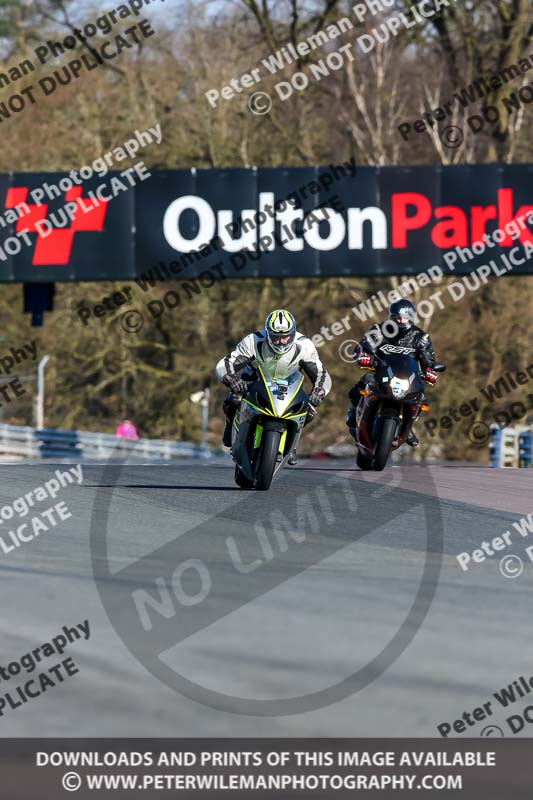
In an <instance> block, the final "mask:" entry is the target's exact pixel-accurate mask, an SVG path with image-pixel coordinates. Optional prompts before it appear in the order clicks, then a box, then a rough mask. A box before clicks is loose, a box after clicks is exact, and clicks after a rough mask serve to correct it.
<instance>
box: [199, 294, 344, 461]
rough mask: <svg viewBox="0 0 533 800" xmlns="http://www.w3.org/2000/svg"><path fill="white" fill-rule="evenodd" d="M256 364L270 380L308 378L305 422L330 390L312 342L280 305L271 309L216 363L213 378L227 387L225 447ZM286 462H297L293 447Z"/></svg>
mask: <svg viewBox="0 0 533 800" xmlns="http://www.w3.org/2000/svg"><path fill="white" fill-rule="evenodd" d="M257 365H261V366H262V365H264V366H265V367H266V369H267V371H268V372H269V374H270V375H271V376H272V377H273V378H274V379H275V378H280V379H284V378H286V377H287V376H288V375H291V374H292V373H293V372H294V371H295V370H299V371H300V372H303V374H304V375H306V376H307V377H308V378H309V380H310V381H311V382H312V384H313V390H312V392H311V394H310V395H309V403H310V407H309V410H308V412H307V417H306V420H305V425H307V424H308V423H309V422H311V420H312V419H313V418H314V417H315V415H316V411H315V410H314V409H315V408H316V407H317V406H319V405H320V404H321V403H322V401H323V400H324V397H325V396H326V395H327V394H328V392H329V390H330V389H331V378H330V376H329V374H328V372H327V370H326V369H325V368H324V367H323V365H322V362H321V360H320V358H319V355H318V352H317V349H316V347H315V345H314V344H313V342H312V341H311V339H308V338H307V336H304V334H303V333H300V332H299V331H297V330H296V320H295V319H294V317H293V315H292V314H291V313H290V312H289V311H286V310H285V309H280V308H278V309H276V310H275V311H271V312H270V314H269V315H268V317H267V318H266V320H265V327H264V328H262V329H261V330H258V331H255V333H249V334H248V335H247V336H245V337H244V339H242V340H241V341H240V342H239V343H238V345H237V346H236V347H235V349H234V350H233V351H232V352H231V353H230V354H229V355H228V356H225V357H224V358H222V359H220V361H219V362H218V364H217V366H216V370H215V372H216V376H217V378H218V379H219V380H220V381H222V383H223V384H224V385H225V386H227V387H228V389H229V390H230V391H229V394H228V396H227V397H226V400H225V401H224V405H223V410H224V413H225V416H226V427H225V429H224V435H223V438H222V442H223V444H224V446H225V447H231V426H232V425H233V419H234V417H235V414H236V411H237V408H238V407H239V405H240V402H241V398H242V396H243V394H245V393H246V390H247V382H249V381H253V380H255V378H256V373H255V370H254V367H256V366H257ZM239 373H240V376H239ZM288 463H289V464H291V465H294V464H296V463H297V459H296V451H295V450H292V451H291V454H290V456H289V459H288Z"/></svg>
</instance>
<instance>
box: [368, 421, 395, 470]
mask: <svg viewBox="0 0 533 800" xmlns="http://www.w3.org/2000/svg"><path fill="white" fill-rule="evenodd" d="M397 426H398V420H396V419H390V417H386V418H385V419H382V420H381V425H380V432H379V441H378V443H377V446H376V449H375V450H374V456H373V458H372V469H374V470H375V471H376V472H381V470H382V469H385V466H386V464H387V461H388V460H389V456H390V452H391V448H392V442H393V440H394V437H395V435H396V428H397Z"/></svg>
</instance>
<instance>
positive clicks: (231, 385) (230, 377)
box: [222, 372, 247, 394]
mask: <svg viewBox="0 0 533 800" xmlns="http://www.w3.org/2000/svg"><path fill="white" fill-rule="evenodd" d="M222 383H223V384H224V385H225V386H227V387H228V389H230V391H231V392H233V394H246V389H247V386H246V382H245V381H243V380H241V379H240V378H238V377H237V375H235V374H233V373H232V372H228V373H227V375H224V377H223V378H222Z"/></svg>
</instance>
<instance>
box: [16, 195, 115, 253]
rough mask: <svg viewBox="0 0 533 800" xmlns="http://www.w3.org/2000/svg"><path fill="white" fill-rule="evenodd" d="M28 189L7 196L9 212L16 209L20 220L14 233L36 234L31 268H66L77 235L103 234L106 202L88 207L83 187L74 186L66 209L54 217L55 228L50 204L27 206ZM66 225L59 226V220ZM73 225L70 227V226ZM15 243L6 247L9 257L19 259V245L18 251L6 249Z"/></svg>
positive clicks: (99, 202)
mask: <svg viewBox="0 0 533 800" xmlns="http://www.w3.org/2000/svg"><path fill="white" fill-rule="evenodd" d="M28 192H29V188H28V187H27V186H19V187H11V188H10V189H8V191H7V195H6V203H5V205H6V208H13V209H17V211H18V219H17V223H16V228H15V231H16V232H17V233H20V234H25V235H27V234H28V233H36V234H37V242H36V245H35V249H34V252H33V258H32V264H33V265H34V266H43V265H50V264H58V265H66V264H68V262H69V259H70V255H71V252H72V245H73V242H74V234H75V233H78V232H82V231H84V232H87V231H92V232H96V231H102V230H103V228H104V221H105V216H106V213H107V203H108V201H106V200H98V201H96V202H95V203H94V204H92V205H86V204H85V202H84V200H85V199H87V198H83V197H82V196H81V195H82V188H81V186H73V187H72V188H71V189H69V190H68V191H67V192H66V194H65V200H66V206H65V208H64V209H61V210H60V211H59V212H57V213H54V214H51V218H52V219H53V221H54V222H55V223H56V226H57V227H53V225H52V223H51V221H50V219H48V209H49V206H48V204H43V205H36V204H33V203H28V204H27V203H26V198H27V196H28ZM59 215H60V218H61V221H62V222H64V223H65V225H64V226H60V225H58V217H59ZM69 223H70V224H69ZM10 241H11V242H13V241H14V242H16V241H17V237H11V238H10V239H8V240H6V242H4V243H3V246H4V249H5V252H7V253H8V255H17V254H18V252H20V250H21V249H22V245H21V243H20V241H19V244H18V250H11V249H8V248H7V244H8V243H9V242H10Z"/></svg>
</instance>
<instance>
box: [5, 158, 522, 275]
mask: <svg viewBox="0 0 533 800" xmlns="http://www.w3.org/2000/svg"><path fill="white" fill-rule="evenodd" d="M49 178H50V176H49V174H46V173H20V174H19V173H11V174H9V175H1V176H0V212H1V213H2V225H1V227H0V281H18V282H24V283H33V282H35V283H39V282H55V281H91V280H94V281H96V280H98V281H101V280H133V279H134V278H138V277H142V276H143V275H146V273H147V272H149V271H150V269H151V268H153V267H155V266H156V265H160V268H163V271H166V272H168V273H169V274H170V273H176V272H178V271H179V272H180V273H181V274H180V277H185V276H186V277H190V278H194V277H196V276H198V275H200V274H201V273H202V271H203V270H205V269H206V262H207V261H208V260H209V261H213V262H216V263H217V264H220V265H221V266H224V265H229V266H231V267H232V270H231V271H232V274H233V275H234V276H235V277H332V276H354V277H355V276H372V275H376V276H377V275H393V274H396V275H416V274H418V273H421V272H424V271H426V270H427V269H428V268H430V267H431V266H433V265H441V264H442V263H443V260H444V257H445V254H446V253H447V252H449V251H450V250H451V249H453V248H472V247H473V246H475V245H476V243H479V242H483V241H484V237H485V236H492V235H493V234H494V232H496V233H498V232H500V235H499V236H498V238H497V243H496V245H495V246H493V248H492V250H491V253H490V255H488V254H487V253H486V252H483V250H484V248H481V252H480V253H479V255H474V256H473V257H472V258H470V259H468V260H465V262H464V263H463V261H462V260H459V261H458V263H457V267H456V274H464V273H468V272H471V271H473V270H475V269H476V268H477V267H479V266H480V265H481V264H483V263H486V262H487V259H489V258H490V257H494V256H496V255H498V251H499V252H500V253H504V254H505V253H509V252H510V251H511V250H513V249H516V248H517V247H519V248H520V247H521V248H523V249H524V251H525V258H524V259H520V260H522V261H523V263H517V266H516V267H515V268H514V269H513V271H512V272H511V273H510V274H515V275H516V274H533V259H532V258H531V257H530V256H529V254H530V253H531V246H533V180H532V179H533V165H531V164H519V165H497V164H496V165H494V164H492V165H476V166H450V167H425V166H422V167H383V168H373V167H360V168H357V169H356V168H355V164H354V162H353V160H351V161H350V162H344V164H338V165H335V166H334V165H330V166H329V167H314V168H287V169H282V168H278V169H231V170H195V169H188V170H161V171H156V170H153V171H152V172H151V176H150V178H149V179H148V180H145V181H143V182H142V183H139V184H138V185H135V186H134V187H133V188H131V189H130V190H129V191H127V192H124V193H121V194H119V195H117V196H116V197H115V198H114V199H112V200H110V201H108V202H106V201H101V202H98V200H96V201H94V202H93V200H89V199H88V198H95V197H96V194H95V192H96V193H97V189H98V186H97V184H98V179H95V180H89V181H86V182H85V183H84V185H83V189H82V192H81V193H80V196H79V198H78V199H77V200H76V202H77V203H78V204H79V207H76V208H75V210H74V212H73V213H71V214H70V218H68V219H67V218H66V216H65V215H62V216H61V215H60V214H59V211H60V209H61V207H62V206H65V203H66V200H65V199H64V198H57V199H53V200H51V201H49V202H48V203H46V204H42V205H38V204H32V203H28V204H26V203H25V201H24V198H27V197H31V196H32V191H34V190H35V188H36V187H38V186H40V185H42V184H43V183H44V182H45V181H46V180H47V179H49ZM55 179H57V174H55ZM9 209H11V213H12V217H11V218H10V216H9V213H8V210H9ZM6 210H7V211H6ZM54 219H64V220H65V223H66V224H65V225H63V227H61V228H60V227H54V224H52V223H51V222H50V220H54ZM20 231H25V233H24V234H21V233H20ZM21 235H22V236H24V246H20V248H19V247H18V246H17V247H14V245H13V242H14V241H15V237H17V236H21ZM208 255H209V256H210V258H209V259H207V258H206V256H208ZM520 260H517V261H520ZM243 261H246V262H247V267H246V269H242V271H240V272H239V270H238V269H237V268H236V264H237V263H239V262H240V263H242V262H243ZM173 264H178V265H179V267H178V268H176V269H173V268H172V267H171V269H170V271H169V269H168V267H169V265H173Z"/></svg>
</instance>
